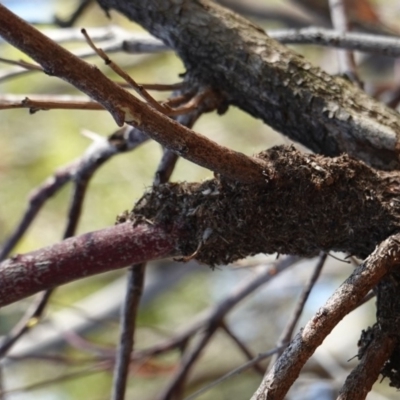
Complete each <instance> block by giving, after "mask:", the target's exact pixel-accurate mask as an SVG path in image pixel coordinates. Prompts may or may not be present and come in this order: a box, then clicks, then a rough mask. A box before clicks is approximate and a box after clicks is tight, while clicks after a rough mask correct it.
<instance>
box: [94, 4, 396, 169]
mask: <svg viewBox="0 0 400 400" xmlns="http://www.w3.org/2000/svg"><path fill="white" fill-rule="evenodd" d="M99 3H100V4H101V5H102V6H103V7H104V8H105V9H109V8H114V9H116V10H118V11H120V12H121V13H123V14H124V15H125V16H126V17H128V18H130V19H131V20H134V21H135V22H137V23H139V24H141V25H142V26H143V27H144V28H145V29H147V30H148V31H149V32H150V33H152V34H153V35H155V36H157V37H158V38H160V39H161V40H163V41H164V42H165V43H166V44H167V45H168V46H170V47H171V48H172V49H174V50H175V51H176V52H177V53H178V54H179V56H180V57H181V58H182V60H183V62H184V63H185V66H186V68H187V70H188V74H189V77H191V78H192V79H193V80H194V81H200V82H201V83H202V84H207V85H210V86H211V87H213V88H215V89H218V90H220V91H221V92H222V93H224V94H225V95H226V96H227V99H228V101H229V102H230V103H231V104H234V105H236V106H238V107H239V108H241V109H243V110H244V111H246V112H248V113H249V114H251V115H253V116H254V117H256V118H261V119H262V120H264V121H265V122H266V123H267V124H269V125H270V126H272V127H273V128H274V129H276V130H278V131H280V132H282V133H284V134H285V135H287V136H288V137H290V138H291V139H294V140H296V141H298V142H300V143H302V144H304V145H305V146H307V147H308V148H310V149H311V150H313V151H315V152H319V153H323V154H325V155H329V156H335V155H339V154H341V153H343V152H346V153H348V154H351V155H353V156H355V157H358V158H360V159H362V160H364V161H366V162H367V163H369V164H370V165H372V166H375V167H378V168H385V169H393V168H397V169H398V168H400V163H399V158H398V155H399V150H398V149H399V148H400V144H399V140H398V135H399V132H400V118H399V114H398V113H396V112H395V111H393V110H391V109H389V108H387V107H386V106H384V105H383V104H381V103H379V102H377V101H375V100H373V99H372V98H371V97H369V96H368V95H366V94H365V92H363V91H362V90H360V89H359V88H357V87H355V86H354V85H353V84H351V83H350V82H348V81H347V80H345V79H343V78H340V77H333V76H331V75H329V74H327V73H325V72H324V71H322V70H321V69H320V68H317V67H313V66H312V65H311V64H310V63H309V62H307V61H305V60H304V58H302V57H301V56H299V55H297V54H296V53H295V52H293V51H292V50H290V49H288V48H286V47H285V46H283V45H281V44H279V43H277V42H276V41H275V40H272V39H271V38H269V37H268V36H267V35H266V34H265V32H264V30H262V29H261V28H259V27H257V26H255V25H253V24H252V23H250V22H248V21H247V20H245V19H244V18H242V17H240V16H238V15H236V14H235V13H233V12H231V11H229V10H226V9H224V8H223V7H221V6H218V5H217V4H215V3H214V2H211V1H208V0H199V1H192V0H182V1H179V2H176V1H172V0H168V1H167V0H166V1H163V2H161V3H160V2H159V1H157V0H135V1H128V0H99Z"/></svg>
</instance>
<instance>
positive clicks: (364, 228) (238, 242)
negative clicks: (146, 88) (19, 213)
mask: <svg viewBox="0 0 400 400" xmlns="http://www.w3.org/2000/svg"><path fill="white" fill-rule="evenodd" d="M257 158H259V159H261V160H262V162H263V163H264V165H265V170H264V174H265V175H264V177H265V180H266V182H264V184H263V185H259V184H253V185H249V184H241V183H238V182H236V181H233V180H228V179H227V178H225V177H219V176H217V177H216V178H215V179H211V180H208V181H205V182H202V183H182V184H176V183H175V184H164V185H159V186H156V187H154V188H153V189H152V190H151V191H149V192H148V193H146V194H145V195H144V196H143V198H142V199H141V200H140V201H139V202H138V203H137V205H136V206H135V208H134V210H133V212H132V213H131V214H130V215H129V216H124V217H123V218H122V220H123V219H125V218H130V219H132V220H133V221H134V224H136V225H137V226H136V227H132V223H130V224H122V225H121V226H117V227H114V228H108V229H105V230H104V231H99V232H95V233H90V234H86V235H83V236H81V237H78V238H74V239H69V240H67V241H65V242H62V243H59V244H57V245H54V246H53V247H49V248H46V249H42V250H39V251H37V252H33V253H30V254H27V255H17V256H15V257H14V258H12V259H10V260H8V261H6V262H4V263H3V264H0V278H1V282H2V286H1V288H0V305H2V304H8V303H10V302H13V301H16V300H18V299H21V298H23V297H26V296H29V295H30V294H33V293H35V292H36V291H39V290H42V289H48V288H51V287H54V286H57V285H60V284H63V283H66V282H70V281H72V280H75V279H79V278H82V277H84V276H87V275H92V274H96V273H101V272H104V271H106V270H111V269H114V268H119V267H124V266H127V265H128V264H133V263H139V262H142V261H145V260H150V259H154V258H158V257H167V256H169V255H171V254H173V255H178V254H179V255H182V256H183V260H188V259H191V258H196V259H197V260H199V261H201V262H204V263H206V264H209V265H217V264H226V263H229V262H232V261H235V260H237V259H240V258H244V257H246V256H248V255H253V254H257V253H274V252H279V253H284V254H288V253H289V254H297V255H303V256H313V255H316V254H318V253H319V252H320V251H321V250H324V251H330V250H339V251H345V252H348V253H351V254H354V255H357V256H360V257H362V258H364V257H366V256H367V255H368V254H370V253H371V252H372V251H373V249H374V248H375V246H376V244H377V243H379V242H381V241H382V240H384V239H385V238H387V237H389V236H390V235H391V234H393V232H397V231H399V228H400V205H399V203H398V201H397V198H398V194H399V192H400V183H399V182H400V178H399V176H398V173H397V174H395V173H388V172H381V173H377V172H376V171H374V170H373V169H371V168H369V167H367V166H366V165H365V164H364V163H362V162H360V161H356V160H352V159H350V158H349V157H348V156H342V157H338V158H333V159H331V158H324V157H322V156H316V155H312V154H301V153H299V152H298V151H296V150H294V149H293V148H287V147H276V148H273V149H271V150H269V151H267V152H264V153H261V154H259V155H258V156H257ZM114 235H115V236H114Z"/></svg>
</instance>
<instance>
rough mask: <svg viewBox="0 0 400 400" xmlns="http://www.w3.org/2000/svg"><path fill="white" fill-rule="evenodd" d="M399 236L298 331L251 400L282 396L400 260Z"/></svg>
mask: <svg viewBox="0 0 400 400" xmlns="http://www.w3.org/2000/svg"><path fill="white" fill-rule="evenodd" d="M399 240H400V236H399V235H398V234H397V235H394V236H391V237H390V238H388V239H387V240H385V241H384V242H382V243H381V244H380V245H379V246H378V247H377V248H376V250H375V251H374V252H373V253H372V254H371V255H370V256H369V257H368V258H367V260H366V261H365V262H364V263H363V264H361V265H360V266H359V267H357V268H356V269H355V270H354V272H353V273H352V274H351V276H350V277H349V278H348V279H346V281H345V282H344V283H343V284H342V285H341V286H340V287H339V288H338V289H337V290H336V291H335V293H334V294H333V295H332V296H331V297H330V298H329V299H328V301H327V302H326V303H325V305H324V306H323V307H321V308H320V309H319V311H318V312H317V313H316V314H315V315H314V317H313V318H312V319H311V320H310V321H309V322H308V323H307V325H306V326H305V327H304V329H303V330H302V331H301V332H299V333H298V334H297V335H296V336H295V338H294V339H293V341H292V342H291V344H290V345H289V347H288V348H287V349H286V350H285V351H284V353H283V354H282V356H281V357H280V358H279V359H278V361H277V362H276V363H275V365H274V367H273V368H272V370H271V372H270V373H269V374H268V375H267V376H266V377H265V378H264V380H263V381H262V383H261V385H260V387H259V388H258V390H257V392H256V393H255V394H254V396H253V397H252V400H265V399H271V400H280V399H283V398H284V397H285V395H286V393H287V391H288V390H289V388H290V387H291V385H292V384H293V382H294V381H295V380H296V379H297V377H298V376H299V373H300V370H301V368H302V367H303V366H304V364H305V363H306V361H307V360H308V359H309V358H310V357H311V356H312V354H313V353H314V351H315V350H316V348H317V347H318V346H319V345H320V344H321V343H322V342H323V340H324V339H325V338H326V336H327V335H328V334H329V333H330V332H331V331H332V329H333V328H334V327H335V326H336V325H337V324H338V323H339V321H341V320H342V318H343V317H344V316H345V315H347V314H348V313H349V312H350V311H352V310H353V309H354V308H355V307H356V306H357V305H358V304H359V303H360V302H361V301H362V300H363V298H364V296H365V295H366V294H367V293H368V292H369V291H370V290H371V289H372V288H373V287H374V286H375V285H376V284H377V283H378V282H379V281H380V280H381V279H382V277H384V276H385V275H386V274H387V273H388V272H390V271H391V270H392V269H394V268H395V267H396V266H398V264H399V261H400V246H399Z"/></svg>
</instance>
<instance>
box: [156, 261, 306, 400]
mask: <svg viewBox="0 0 400 400" xmlns="http://www.w3.org/2000/svg"><path fill="white" fill-rule="evenodd" d="M298 261H299V258H298V257H285V258H282V259H280V260H277V261H276V262H275V263H274V264H273V265H272V266H271V267H270V268H269V269H262V270H260V271H258V272H257V273H256V275H255V276H252V277H251V278H250V279H249V280H248V281H246V282H244V283H242V284H241V285H240V286H239V287H238V288H236V289H235V290H234V291H233V293H232V294H231V295H230V296H228V297H226V298H225V299H224V300H223V301H222V302H221V303H220V304H218V306H217V307H216V308H215V310H214V311H213V313H212V314H211V315H210V316H209V318H207V322H206V326H205V328H204V332H203V334H202V335H201V337H200V339H199V340H198V341H197V344H196V345H195V346H194V348H193V349H192V350H191V351H190V352H188V353H187V354H186V355H185V356H184V357H183V359H182V361H181V364H180V366H179V368H178V370H177V372H176V374H175V376H174V377H173V379H172V380H171V381H170V383H169V384H168V386H167V388H166V389H165V390H164V391H163V392H162V393H160V396H159V397H158V400H170V399H171V398H172V396H173V395H176V393H180V392H181V390H182V388H183V385H184V382H185V380H186V378H187V375H188V374H189V372H190V370H191V368H192V367H193V365H194V363H195V361H196V360H197V359H198V357H199V355H200V354H201V352H202V351H203V349H204V347H205V346H206V345H207V344H208V342H209V340H210V339H211V337H212V336H213V335H214V333H215V332H216V330H217V329H218V328H219V327H220V324H221V321H223V319H224V317H225V316H226V314H227V313H228V312H229V311H231V310H232V308H233V307H235V306H236V305H237V304H238V303H239V302H240V301H241V300H243V299H244V298H245V297H246V296H248V295H249V294H250V293H253V292H254V291H255V290H256V289H258V288H259V287H260V286H262V285H264V284H265V283H267V282H269V281H270V280H271V279H273V278H274V277H276V276H277V275H278V274H279V273H280V272H282V271H283V270H284V269H286V268H288V267H289V266H292V265H293V264H294V263H296V262H298Z"/></svg>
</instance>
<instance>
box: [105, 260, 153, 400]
mask: <svg viewBox="0 0 400 400" xmlns="http://www.w3.org/2000/svg"><path fill="white" fill-rule="evenodd" d="M145 270H146V263H142V264H138V265H135V266H134V267H133V268H129V269H128V285H127V289H126V296H125V299H124V304H123V308H122V310H121V333H120V340H119V346H118V349H117V358H116V362H115V368H114V382H113V385H112V394H111V399H112V400H123V399H124V398H125V390H126V384H127V379H128V372H129V365H130V361H131V353H132V350H133V342H134V333H135V328H136V320H137V315H138V312H139V303H140V298H141V297H142V291H143V287H144V276H145Z"/></svg>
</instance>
